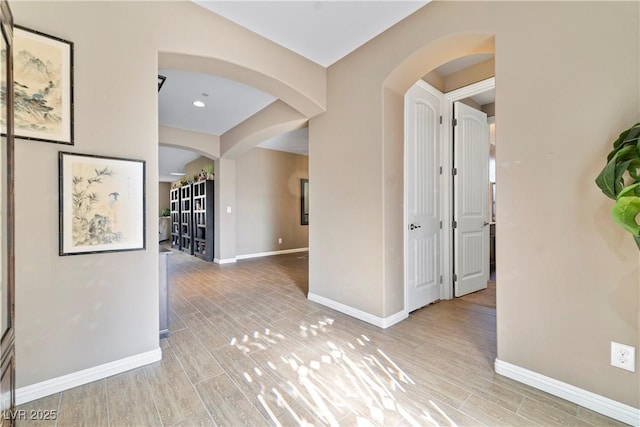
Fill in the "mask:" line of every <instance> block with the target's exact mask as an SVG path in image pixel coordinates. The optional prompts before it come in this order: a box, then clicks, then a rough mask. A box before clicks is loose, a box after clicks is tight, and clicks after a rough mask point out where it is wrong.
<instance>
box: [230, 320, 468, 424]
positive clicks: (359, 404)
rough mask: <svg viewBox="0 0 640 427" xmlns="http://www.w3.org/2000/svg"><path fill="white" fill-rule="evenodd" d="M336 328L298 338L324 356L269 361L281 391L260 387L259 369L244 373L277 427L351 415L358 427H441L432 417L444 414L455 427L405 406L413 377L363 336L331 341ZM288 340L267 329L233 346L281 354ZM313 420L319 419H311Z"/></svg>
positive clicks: (428, 409) (325, 325)
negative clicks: (281, 345) (280, 347)
mask: <svg viewBox="0 0 640 427" xmlns="http://www.w3.org/2000/svg"><path fill="white" fill-rule="evenodd" d="M333 323H334V319H331V318H323V319H321V320H319V321H317V322H315V323H311V324H305V323H301V324H300V325H298V331H297V333H298V334H299V336H300V337H301V338H307V339H310V340H315V342H314V345H313V346H310V347H313V348H314V349H315V351H316V353H319V354H317V356H315V357H308V360H305V359H303V358H302V357H300V356H299V355H298V353H300V352H293V353H291V354H289V355H288V356H278V357H274V358H272V359H271V360H268V361H267V362H266V366H267V367H268V368H269V369H271V370H272V371H274V373H276V371H277V374H276V375H277V376H275V378H281V377H282V376H283V375H284V376H285V378H287V379H286V380H285V381H282V380H280V381H279V382H278V386H277V387H271V388H269V387H267V386H265V385H264V384H262V383H260V382H261V381H262V379H263V372H262V370H261V369H260V368H259V367H258V366H256V367H254V372H252V373H249V372H244V381H246V382H247V383H249V384H253V383H256V382H257V383H260V387H259V390H260V393H258V394H257V395H256V399H257V401H258V403H259V405H260V406H261V407H262V408H264V410H265V412H266V413H267V414H268V416H269V417H270V418H271V420H272V421H273V423H274V424H275V425H276V426H281V425H283V424H287V423H290V422H291V421H290V419H292V420H294V421H295V422H296V423H297V424H298V425H301V426H306V425H313V424H317V422H318V421H320V422H321V423H323V424H326V425H329V426H338V425H339V424H340V420H341V419H342V418H343V417H345V416H347V415H349V414H354V416H355V422H356V423H357V425H358V426H370V425H388V424H390V423H392V424H401V425H411V426H422V425H439V422H438V421H436V419H435V418H434V417H433V416H432V413H433V412H436V413H437V414H439V417H438V418H439V419H440V420H442V419H443V418H444V419H445V420H446V421H447V422H448V423H449V425H452V426H455V425H456V424H455V422H454V421H453V420H452V419H451V418H450V417H448V416H447V415H446V413H445V412H444V411H443V410H442V409H441V408H440V407H438V405H437V404H436V403H434V402H433V401H431V400H429V401H428V402H424V404H423V405H421V406H422V407H420V408H417V407H415V405H413V406H412V405H411V404H407V405H405V403H404V402H411V399H409V398H408V396H409V395H408V393H410V392H411V391H412V390H411V389H410V388H411V387H412V386H415V385H416V383H415V381H414V380H413V379H412V378H411V377H410V376H409V374H407V372H405V371H404V370H403V369H402V368H401V367H400V366H398V364H397V363H396V362H395V361H394V360H393V359H392V358H391V357H390V356H389V355H388V354H387V353H385V352H384V351H383V350H382V349H380V348H376V346H375V345H374V344H373V343H372V342H371V339H370V338H369V337H367V336H366V335H364V334H361V335H359V336H354V337H353V338H352V339H351V340H349V341H347V342H344V343H342V344H340V343H339V342H338V340H337V338H336V337H329V334H330V332H331V326H332V325H333ZM325 335H326V338H323V337H324V336H325ZM284 340H286V336H284V335H283V334H281V333H277V332H274V331H271V330H269V329H268V328H265V329H264V330H263V331H254V332H253V333H252V334H250V335H243V336H242V337H240V338H232V339H231V340H230V343H229V344H230V345H232V346H235V347H236V348H237V349H238V350H240V351H242V352H243V353H245V354H247V355H251V353H252V352H254V351H256V350H260V349H266V348H277V346H278V344H279V343H280V342H282V341H284ZM306 350H308V349H305V350H304V351H301V352H305V351H306ZM318 350H319V352H318ZM274 402H275V403H274ZM301 408H303V409H301ZM303 412H307V414H304V413H303ZM285 413H286V414H288V417H287V421H285V420H284V419H282V417H283V414H285ZM308 414H313V416H314V417H316V419H315V420H314V419H307V418H308Z"/></svg>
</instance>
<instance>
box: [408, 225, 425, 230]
mask: <svg viewBox="0 0 640 427" xmlns="http://www.w3.org/2000/svg"><path fill="white" fill-rule="evenodd" d="M420 227H422V226H421V225H415V224H411V225H410V226H409V230H415V229H416V228H420Z"/></svg>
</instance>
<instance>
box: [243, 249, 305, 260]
mask: <svg viewBox="0 0 640 427" xmlns="http://www.w3.org/2000/svg"><path fill="white" fill-rule="evenodd" d="M308 250H309V248H295V249H284V250H281V251H272V252H258V253H256V254H246V255H236V259H249V258H260V257H263V256H272V255H284V254H293V253H296V252H307V251H308Z"/></svg>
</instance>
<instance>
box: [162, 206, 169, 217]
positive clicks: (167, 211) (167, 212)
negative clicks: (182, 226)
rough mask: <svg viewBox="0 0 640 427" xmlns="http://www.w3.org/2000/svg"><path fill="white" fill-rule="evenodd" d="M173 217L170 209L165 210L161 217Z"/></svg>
mask: <svg viewBox="0 0 640 427" xmlns="http://www.w3.org/2000/svg"><path fill="white" fill-rule="evenodd" d="M170 215H171V210H169V208H164V209H162V210H161V211H160V216H170Z"/></svg>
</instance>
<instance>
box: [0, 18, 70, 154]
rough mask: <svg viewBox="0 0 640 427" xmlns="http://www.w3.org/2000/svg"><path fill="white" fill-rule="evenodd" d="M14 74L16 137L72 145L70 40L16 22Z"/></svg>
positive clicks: (14, 33)
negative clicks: (20, 25) (21, 25)
mask: <svg viewBox="0 0 640 427" xmlns="http://www.w3.org/2000/svg"><path fill="white" fill-rule="evenodd" d="M13 77H14V78H13V86H14V99H15V101H14V105H15V114H14V126H15V137H16V138H21V139H29V140H35V141H45V142H55V143H58V144H67V145H73V43H72V42H69V41H67V40H63V39H59V38H57V37H53V36H49V35H47V34H43V33H39V32H37V31H34V30H30V29H27V28H24V27H19V26H15V27H14V32H13ZM2 96H4V90H3V94H2Z"/></svg>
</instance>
